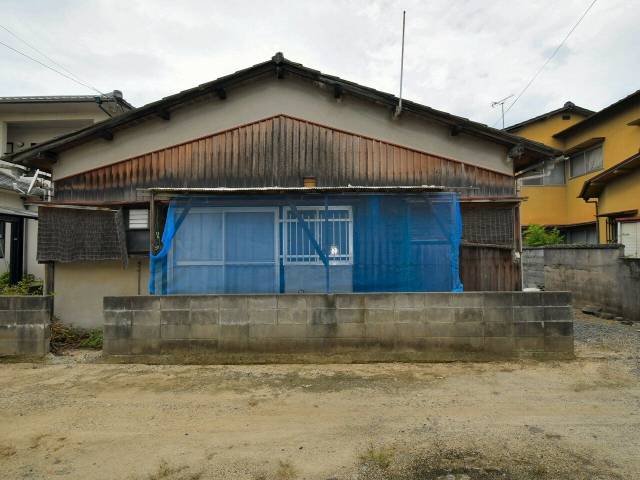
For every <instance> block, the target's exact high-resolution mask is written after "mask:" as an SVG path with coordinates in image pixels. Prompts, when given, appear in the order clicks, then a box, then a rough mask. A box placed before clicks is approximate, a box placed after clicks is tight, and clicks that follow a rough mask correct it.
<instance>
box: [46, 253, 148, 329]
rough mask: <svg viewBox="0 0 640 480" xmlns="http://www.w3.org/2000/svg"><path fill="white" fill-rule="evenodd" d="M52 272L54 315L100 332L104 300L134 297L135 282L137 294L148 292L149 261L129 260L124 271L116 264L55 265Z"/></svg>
mask: <svg viewBox="0 0 640 480" xmlns="http://www.w3.org/2000/svg"><path fill="white" fill-rule="evenodd" d="M138 263H140V275H138ZM54 268H55V273H54V287H53V289H54V301H53V304H54V315H55V316H56V317H57V318H59V319H60V320H61V321H62V322H64V323H67V324H72V325H76V326H79V327H84V328H102V323H103V319H102V299H103V297H105V296H118V295H137V294H138V293H139V292H138V280H139V281H140V293H142V294H143V295H144V294H147V292H148V284H149V259H148V258H130V259H129V266H128V267H127V268H126V269H124V268H123V267H122V263H121V262H119V261H108V262H74V263H56V264H55V267H54Z"/></svg>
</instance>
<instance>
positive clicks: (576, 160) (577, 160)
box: [570, 152, 587, 177]
mask: <svg viewBox="0 0 640 480" xmlns="http://www.w3.org/2000/svg"><path fill="white" fill-rule="evenodd" d="M570 163H571V176H572V177H579V176H580V175H584V174H585V173H587V169H586V166H585V162H584V153H583V152H581V153H578V154H576V155H573V156H572V157H571V160H570Z"/></svg>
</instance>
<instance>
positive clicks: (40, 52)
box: [0, 24, 99, 91]
mask: <svg viewBox="0 0 640 480" xmlns="http://www.w3.org/2000/svg"><path fill="white" fill-rule="evenodd" d="M0 28H2V29H3V30H4V31H6V32H7V33H8V34H9V35H11V36H12V37H14V38H16V39H17V40H18V41H20V42H22V43H24V44H25V45H26V46H27V47H29V48H30V49H31V50H33V51H35V52H37V53H39V54H40V55H42V56H43V57H44V58H46V59H47V60H49V62H50V63H52V64H54V65H55V66H57V67H58V68H60V69H61V70H63V71H64V72H66V73H68V74H69V75H71V76H72V77H74V78H75V79H76V80H79V81H81V82H84V83H86V84H87V85H90V84H89V82H87V81H85V80H83V79H82V78H80V77H79V76H78V75H76V74H75V73H73V72H72V71H71V70H69V69H68V68H66V67H65V66H64V65H61V64H60V63H58V62H56V61H55V60H54V59H53V58H51V57H50V56H49V55H47V54H46V53H44V52H43V51H42V50H40V49H39V48H37V47H36V46H35V45H32V44H31V43H29V42H27V41H26V40H25V39H24V38H21V37H20V36H19V35H18V34H17V33H15V32H13V31H11V30H9V29H8V28H7V27H5V26H4V25H2V24H0ZM91 87H92V88H93V89H94V90H95V91H99V90H98V89H97V88H95V87H94V86H93V85H91Z"/></svg>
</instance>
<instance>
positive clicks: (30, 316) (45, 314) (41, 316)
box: [16, 310, 51, 325]
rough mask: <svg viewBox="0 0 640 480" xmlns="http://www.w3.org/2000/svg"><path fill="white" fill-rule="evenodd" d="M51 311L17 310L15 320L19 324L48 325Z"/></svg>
mask: <svg viewBox="0 0 640 480" xmlns="http://www.w3.org/2000/svg"><path fill="white" fill-rule="evenodd" d="M50 321H51V312H50V311H49V310H18V311H17V312H16V322H17V323H18V324H20V325H33V324H39V325H49V323H50Z"/></svg>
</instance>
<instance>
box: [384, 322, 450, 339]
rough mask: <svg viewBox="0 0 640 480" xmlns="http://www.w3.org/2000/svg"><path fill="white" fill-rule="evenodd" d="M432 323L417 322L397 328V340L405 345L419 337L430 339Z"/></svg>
mask: <svg viewBox="0 0 640 480" xmlns="http://www.w3.org/2000/svg"><path fill="white" fill-rule="evenodd" d="M431 325H432V324H430V323H424V322H415V323H403V324H399V325H397V326H396V330H395V331H396V338H397V339H398V340H399V341H402V342H403V343H406V342H407V341H413V340H414V339H415V338H418V337H429V336H430V335H431V333H432V328H431ZM447 325H451V324H447Z"/></svg>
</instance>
